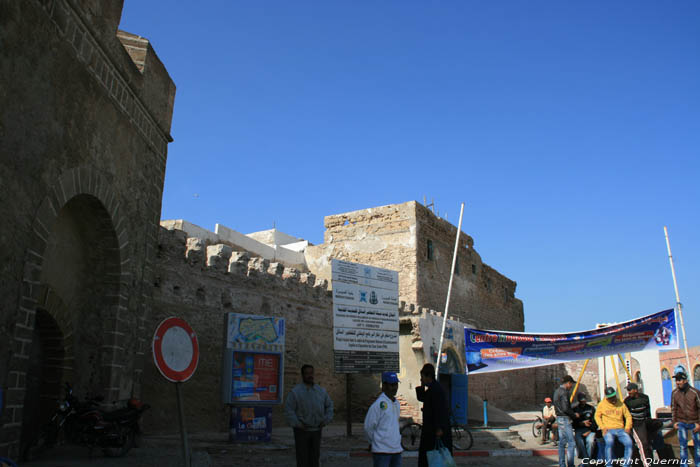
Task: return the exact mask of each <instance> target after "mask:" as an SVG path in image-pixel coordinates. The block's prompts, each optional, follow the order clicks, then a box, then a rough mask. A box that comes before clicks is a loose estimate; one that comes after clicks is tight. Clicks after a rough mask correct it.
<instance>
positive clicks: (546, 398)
mask: <svg viewBox="0 0 700 467" xmlns="http://www.w3.org/2000/svg"><path fill="white" fill-rule="evenodd" d="M544 401H545V402H552V398H551V397H545V398H544Z"/></svg>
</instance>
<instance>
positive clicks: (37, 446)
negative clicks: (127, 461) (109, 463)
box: [23, 383, 150, 461]
mask: <svg viewBox="0 0 700 467" xmlns="http://www.w3.org/2000/svg"><path fill="white" fill-rule="evenodd" d="M101 400H102V399H101V398H100V397H93V398H88V399H86V400H85V401H83V402H81V401H79V400H78V398H77V397H75V395H73V388H72V387H71V385H70V384H68V383H66V397H65V399H63V400H61V401H59V403H58V407H57V408H56V412H55V413H54V414H53V416H52V417H51V420H50V422H49V423H48V424H47V425H46V426H44V427H43V428H42V429H41V431H40V432H39V433H38V434H37V436H36V437H35V438H34V439H33V440H32V442H30V443H29V444H28V445H27V446H26V447H25V449H24V452H23V454H24V460H25V461H26V460H31V459H34V458H36V457H38V456H39V455H41V453H42V452H43V451H45V450H47V449H49V448H51V447H52V446H55V445H56V444H59V443H60V442H62V441H64V440H65V441H66V442H68V443H72V444H79V445H82V446H86V447H88V448H90V450H92V449H94V448H99V449H102V452H103V453H104V454H105V455H106V456H108V457H121V456H124V455H125V454H126V453H127V452H128V451H129V449H131V448H132V446H134V445H135V444H137V443H138V440H139V438H140V436H141V429H140V427H139V420H140V419H141V415H142V414H143V412H144V411H146V410H147V409H148V408H150V406H149V405H148V404H143V403H141V401H139V400H137V399H130V400H129V401H128V402H127V405H126V407H123V408H120V409H116V410H111V411H105V410H103V409H101V408H100V402H101Z"/></svg>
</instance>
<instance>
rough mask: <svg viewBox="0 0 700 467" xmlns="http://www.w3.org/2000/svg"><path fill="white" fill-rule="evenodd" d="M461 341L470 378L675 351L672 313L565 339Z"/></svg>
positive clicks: (496, 335) (497, 336)
mask: <svg viewBox="0 0 700 467" xmlns="http://www.w3.org/2000/svg"><path fill="white" fill-rule="evenodd" d="M464 340H465V344H466V345H465V350H466V360H467V371H468V372H469V373H472V374H473V373H489V372H493V371H503V370H517V369H520V368H528V367H536V366H544V365H552V364H556V363H562V362H568V361H574V360H584V359H588V358H597V357H604V356H607V355H615V354H622V353H627V352H638V351H642V350H671V349H677V348H678V347H679V345H678V344H679V343H678V332H677V328H676V316H675V313H674V310H673V309H670V310H664V311H660V312H658V313H654V314H652V315H647V316H643V317H641V318H637V319H634V320H631V321H627V322H624V323H619V324H613V325H610V326H605V327H602V328H598V329H594V330H590V331H582V332H573V333H566V334H526V333H521V332H502V331H482V330H479V329H468V328H465V329H464Z"/></svg>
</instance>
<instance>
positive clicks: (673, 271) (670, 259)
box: [664, 225, 693, 382]
mask: <svg viewBox="0 0 700 467" xmlns="http://www.w3.org/2000/svg"><path fill="white" fill-rule="evenodd" d="M664 235H665V236H666V248H668V262H669V263H671V275H672V276H673V288H674V289H675V291H676V308H677V309H678V316H679V317H680V318H681V329H682V330H683V347H685V363H686V365H687V366H686V370H685V371H687V372H688V374H689V378H690V381H691V382H692V381H693V375H692V371H693V369H692V368H691V367H690V356H689V355H688V340H687V338H686V334H685V324H684V323H683V306H682V305H681V297H680V295H678V283H677V282H676V269H675V268H674V267H673V256H672V255H671V242H670V241H669V239H668V229H667V228H666V226H665V225H664Z"/></svg>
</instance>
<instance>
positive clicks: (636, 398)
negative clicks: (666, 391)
mask: <svg viewBox="0 0 700 467" xmlns="http://www.w3.org/2000/svg"><path fill="white" fill-rule="evenodd" d="M624 402H625V405H626V406H627V408H628V409H629V411H630V413H631V414H632V429H634V431H635V432H636V433H637V437H638V438H639V441H640V443H641V444H642V450H644V456H645V457H646V458H650V457H652V455H651V448H650V447H649V439H650V438H651V436H650V431H652V430H651V426H650V423H651V404H650V403H649V396H647V395H646V394H642V393H640V392H639V386H637V384H636V383H632V382H630V383H628V384H627V397H625V401H624ZM640 455H641V453H640Z"/></svg>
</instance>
